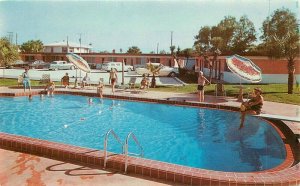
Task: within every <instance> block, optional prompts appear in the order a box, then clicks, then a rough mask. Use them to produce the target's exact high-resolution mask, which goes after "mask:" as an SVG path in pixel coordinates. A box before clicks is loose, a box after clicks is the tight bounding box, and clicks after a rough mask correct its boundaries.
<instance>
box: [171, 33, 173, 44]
mask: <svg viewBox="0 0 300 186" xmlns="http://www.w3.org/2000/svg"><path fill="white" fill-rule="evenodd" d="M172 46H173V31H171V47H172Z"/></svg>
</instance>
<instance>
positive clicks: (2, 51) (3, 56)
mask: <svg viewBox="0 0 300 186" xmlns="http://www.w3.org/2000/svg"><path fill="white" fill-rule="evenodd" d="M17 59H20V57H19V52H18V47H17V46H16V45H13V44H11V43H10V42H9V40H8V38H6V37H3V38H1V39H0V66H4V67H5V66H8V65H11V64H13V63H14V61H16V60H17Z"/></svg>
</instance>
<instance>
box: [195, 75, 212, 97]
mask: <svg viewBox="0 0 300 186" xmlns="http://www.w3.org/2000/svg"><path fill="white" fill-rule="evenodd" d="M206 84H210V82H209V81H208V80H207V79H206V78H205V77H204V76H203V72H202V71H199V77H198V88H197V89H198V96H199V102H203V101H204V86H205V85H206Z"/></svg>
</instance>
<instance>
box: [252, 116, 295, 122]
mask: <svg viewBox="0 0 300 186" xmlns="http://www.w3.org/2000/svg"><path fill="white" fill-rule="evenodd" d="M253 116H256V117H262V118H269V119H277V120H284V121H292V122H300V117H291V116H280V115H273V114H259V115H253Z"/></svg>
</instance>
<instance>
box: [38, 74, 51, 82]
mask: <svg viewBox="0 0 300 186" xmlns="http://www.w3.org/2000/svg"><path fill="white" fill-rule="evenodd" d="M49 82H50V74H43V75H42V79H41V80H40V84H47V83H49Z"/></svg>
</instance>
